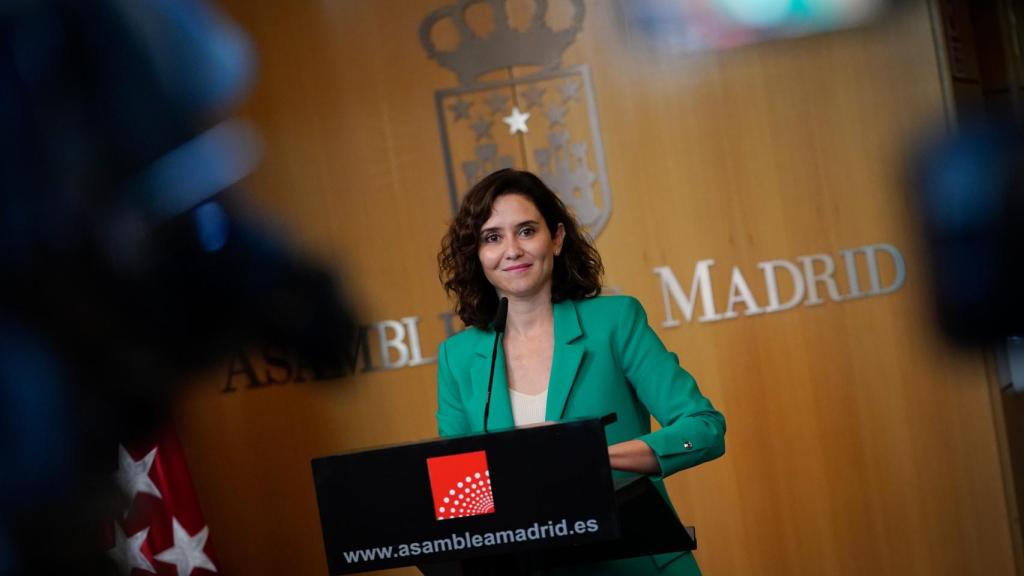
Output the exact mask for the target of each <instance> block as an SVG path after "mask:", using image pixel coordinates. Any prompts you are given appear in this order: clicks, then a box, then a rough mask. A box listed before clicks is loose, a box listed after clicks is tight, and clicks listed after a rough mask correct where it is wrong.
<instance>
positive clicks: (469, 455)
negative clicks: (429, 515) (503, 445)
mask: <svg viewBox="0 0 1024 576" xmlns="http://www.w3.org/2000/svg"><path fill="white" fill-rule="evenodd" d="M427 471H428V472H429V474H430V491H431V492H432V493H433V495H434V516H435V517H436V518H437V519H438V520H449V519H451V518H462V517H465V516H480V515H481V514H494V496H493V495H492V494H491V472H490V470H488V468H487V453H486V452H484V451H483V450H480V451H478V452H464V453H462V454H452V455H451V456H438V457H436V458H427Z"/></svg>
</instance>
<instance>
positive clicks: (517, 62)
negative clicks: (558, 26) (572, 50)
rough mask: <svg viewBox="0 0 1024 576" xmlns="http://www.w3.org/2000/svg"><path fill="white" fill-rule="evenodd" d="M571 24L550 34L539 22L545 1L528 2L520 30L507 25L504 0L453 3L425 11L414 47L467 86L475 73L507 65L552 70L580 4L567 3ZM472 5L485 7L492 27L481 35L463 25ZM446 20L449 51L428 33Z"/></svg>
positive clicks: (570, 36)
mask: <svg viewBox="0 0 1024 576" xmlns="http://www.w3.org/2000/svg"><path fill="white" fill-rule="evenodd" d="M571 3H572V8H573V19H572V24H570V25H569V26H568V27H567V28H564V29H562V30H552V29H551V28H550V27H549V26H548V25H547V23H546V22H545V21H544V20H545V17H546V16H547V12H548V2H547V0H534V10H533V15H532V17H531V19H530V23H529V25H528V26H527V28H526V29H525V30H516V29H514V28H512V27H511V26H510V25H509V22H508V16H507V14H508V12H507V11H506V10H505V6H506V4H507V0H458V1H457V2H455V3H454V4H449V5H447V6H442V7H441V8H438V9H437V10H434V11H433V12H431V13H430V14H429V15H427V17H426V18H425V19H424V20H423V22H422V23H421V24H420V43H421V44H423V48H424V49H425V50H426V51H427V56H429V57H430V58H432V59H434V60H437V62H438V63H439V64H441V65H442V66H444V67H445V68H448V69H449V70H452V71H453V72H455V74H456V75H457V76H458V78H459V83H460V84H463V85H470V84H473V83H474V82H475V81H476V79H477V78H479V77H480V75H481V74H485V73H487V72H490V71H492V70H498V69H501V68H508V67H511V66H539V67H540V68H541V69H543V70H551V69H555V68H558V66H559V65H560V63H561V59H562V53H563V52H564V51H565V49H566V48H568V47H569V46H570V45H571V44H572V43H573V41H574V40H575V39H576V34H577V33H578V32H579V31H580V28H581V26H582V24H583V17H584V14H585V8H584V7H583V0H571ZM475 4H486V5H487V6H489V7H490V12H491V14H492V18H493V19H494V29H493V31H492V32H491V33H490V34H489V35H487V37H485V38H484V37H480V36H478V35H477V34H476V33H475V32H474V31H473V30H472V29H471V28H470V27H469V25H468V24H467V23H466V19H465V14H466V10H467V9H468V8H469V7H470V6H473V5H475ZM445 19H449V20H451V22H452V23H453V24H454V25H455V29H456V31H457V32H458V35H459V40H458V45H457V46H456V47H455V49H454V50H451V51H440V50H438V49H437V46H436V45H435V44H434V42H433V40H432V39H431V37H430V35H431V32H432V31H433V29H434V26H436V25H437V24H438V23H439V22H441V21H443V20H445Z"/></svg>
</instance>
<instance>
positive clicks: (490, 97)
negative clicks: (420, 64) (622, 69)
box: [420, 0, 611, 238]
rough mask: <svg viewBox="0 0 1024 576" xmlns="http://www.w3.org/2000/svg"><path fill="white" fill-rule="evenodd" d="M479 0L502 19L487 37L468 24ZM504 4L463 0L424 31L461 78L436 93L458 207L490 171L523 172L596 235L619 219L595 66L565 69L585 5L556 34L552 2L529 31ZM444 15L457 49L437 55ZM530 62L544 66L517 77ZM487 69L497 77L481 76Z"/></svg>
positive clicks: (428, 45) (429, 46)
mask: <svg viewBox="0 0 1024 576" xmlns="http://www.w3.org/2000/svg"><path fill="white" fill-rule="evenodd" d="M481 3H482V4H489V5H491V8H492V10H491V13H492V14H494V15H495V22H494V28H493V30H492V32H491V33H490V34H489V35H488V36H487V37H486V38H481V37H479V36H477V35H476V34H475V33H474V32H473V31H472V30H470V28H469V26H468V25H467V24H466V23H465V22H464V21H463V15H464V14H465V11H466V8H467V7H468V6H470V5H472V4H481ZM505 4H506V0H461V1H460V2H457V3H456V4H453V5H449V6H445V7H442V8H440V9H438V10H435V11H434V12H432V13H431V14H430V15H429V16H427V18H426V19H424V21H423V23H422V24H421V27H420V40H421V42H422V43H423V46H424V48H425V49H426V51H427V54H428V55H429V56H430V57H431V58H433V59H435V60H437V61H438V62H440V63H441V64H442V65H443V66H445V67H447V68H450V69H452V70H453V71H454V72H456V74H457V75H458V78H459V81H460V82H461V83H462V85H461V86H458V87H456V88H449V89H442V90H438V91H437V92H435V93H434V98H435V105H436V109H437V119H438V126H439V128H440V133H441V146H442V148H443V154H444V161H445V170H446V172H447V176H448V188H449V197H450V201H451V207H452V213H453V214H454V213H455V212H456V211H457V210H458V206H459V202H460V200H461V198H462V196H463V195H464V194H465V193H466V191H468V190H469V189H470V188H471V187H472V186H473V185H474V184H476V182H478V181H479V180H480V179H481V178H483V177H484V176H486V175H487V174H490V173H491V172H493V171H495V170H499V169H501V168H520V169H525V170H530V171H531V172H534V173H536V174H537V175H538V176H540V177H541V179H543V180H544V182H545V183H546V184H547V185H548V186H549V187H551V189H552V190H554V191H555V192H556V193H557V194H558V195H559V197H560V198H561V199H562V201H563V202H565V203H566V205H567V206H568V207H569V208H570V209H571V210H572V211H573V213H574V214H575V215H576V217H577V219H579V221H580V224H582V225H583V226H584V227H585V228H586V229H587V231H588V232H589V233H590V234H591V236H593V237H595V238H596V237H597V236H598V234H600V233H601V230H602V229H603V228H604V226H605V224H607V222H608V218H609V216H610V215H611V191H610V190H609V187H608V176H607V172H606V169H605V160H604V149H603V146H602V144H601V132H600V128H599V124H598V117H597V108H596V106H595V103H594V100H595V99H594V89H593V84H592V82H591V78H590V69H589V67H588V66H586V65H580V66H575V67H571V68H565V69H562V68H560V67H559V63H560V60H561V54H562V52H563V51H564V50H565V49H566V48H568V47H569V46H570V45H571V44H572V41H573V40H574V39H575V36H576V34H577V33H578V32H579V29H580V27H581V25H582V21H583V15H584V7H583V2H582V0H573V2H572V6H573V9H574V11H575V13H574V15H573V23H572V25H571V26H569V27H568V28H566V29H563V30H558V31H554V30H552V29H551V28H550V27H548V26H547V24H546V23H545V22H544V17H545V11H546V9H547V2H545V1H543V0H536V2H535V4H536V5H535V7H534V12H533V19H532V21H531V23H530V25H529V27H527V28H526V29H524V30H516V29H513V28H511V26H510V25H509V23H508V22H507V21H506V20H505V16H504V15H506V14H507V12H506V10H505ZM443 20H450V21H451V22H452V23H454V25H455V29H456V30H457V31H458V34H459V43H458V45H457V46H456V47H455V49H454V50H452V51H449V52H439V51H438V50H437V49H436V47H435V46H434V43H433V41H432V40H431V31H432V29H433V27H434V25H435V24H437V23H438V22H440V21H443ZM522 67H534V68H537V67H539V70H537V71H532V72H530V73H528V74H523V75H518V76H517V75H516V74H515V73H514V71H515V70H517V69H519V68H522ZM496 71H497V72H496ZM481 75H487V76H488V77H490V78H492V79H491V80H488V81H479V80H478V78H479V77H480V76H481ZM495 76H498V78H496V79H494V77H495Z"/></svg>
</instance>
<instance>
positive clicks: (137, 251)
mask: <svg viewBox="0 0 1024 576" xmlns="http://www.w3.org/2000/svg"><path fill="white" fill-rule="evenodd" d="M253 68H254V65H253V57H252V53H251V50H250V46H249V44H248V41H247V40H246V38H245V37H244V35H242V34H241V32H240V31H239V30H238V29H237V28H235V27H234V26H233V25H232V24H231V23H230V22H228V21H227V20H226V19H224V18H223V17H222V16H221V15H220V14H218V13H217V12H215V11H213V10H212V9H211V8H210V7H209V6H206V5H204V4H201V3H199V2H197V1H195V0H32V1H30V0H7V1H6V2H2V3H0V182H2V189H0V271H2V282H0V470H2V472H0V573H61V574H67V573H76V574H82V573H88V574H91V573H101V572H105V571H107V570H108V569H109V568H111V566H110V565H109V564H108V563H107V562H105V560H104V557H103V556H102V551H101V550H100V549H99V546H98V542H99V539H98V534H99V530H98V526H100V525H101V524H103V522H105V521H106V520H107V519H109V518H112V516H111V514H112V513H115V512H116V506H114V505H113V503H114V502H116V500H117V498H118V495H117V493H116V490H115V489H114V487H113V484H112V483H111V482H110V480H111V476H110V475H111V472H112V471H113V470H114V469H115V468H116V457H117V452H116V451H117V445H118V442H119V441H128V440H131V439H133V438H136V437H139V436H141V435H144V434H148V433H150V432H151V431H152V429H153V427H155V426H157V425H158V424H159V422H160V421H161V416H162V414H163V413H164V411H165V410H166V409H167V408H168V407H169V401H170V399H171V398H172V397H173V394H174V392H175V387H176V386H177V385H179V384H180V383H181V382H182V381H183V380H184V378H185V377H186V376H188V375H190V374H193V373H194V372H195V370H197V369H198V368H201V367H203V366H205V365H207V364H209V363H210V362H212V361H214V360H217V359H219V358H221V357H223V356H224V355H225V354H226V353H229V352H232V351H234V350H236V349H238V348H240V347H242V346H245V345H246V344H247V343H250V342H266V341H271V342H275V343H281V344H283V345H286V346H289V347H291V348H292V349H293V350H294V351H295V352H296V354H298V355H300V356H301V357H303V358H304V359H305V360H306V361H308V362H309V363H310V364H311V365H313V366H320V367H324V370H325V371H327V370H329V369H330V367H332V366H337V365H340V359H341V358H343V357H345V355H346V354H347V353H348V351H349V350H350V349H351V347H352V346H353V345H354V339H353V337H352V336H353V335H354V333H355V328H354V324H353V320H352V318H351V315H350V314H349V313H348V311H347V309H346V308H345V306H343V305H342V303H341V301H340V300H339V298H338V295H337V292H336V290H335V286H334V283H333V281H332V279H331V277H330V276H329V275H328V274H327V273H326V272H325V271H323V270H321V269H320V268H317V267H315V266H313V265H312V264H310V263H309V262H306V261H305V260H304V259H303V258H301V257H299V256H298V255H296V254H295V253H294V252H292V251H291V250H290V249H289V248H288V247H287V246H286V245H285V244H284V243H283V242H282V241H281V240H280V239H278V238H275V237H274V236H273V235H271V234H269V233H268V232H267V231H266V230H265V229H264V228H263V227H261V226H259V225H257V224H256V223H254V222H253V221H251V220H250V219H247V218H246V217H245V216H244V214H243V213H242V211H241V210H240V206H239V203H238V200H237V198H234V197H233V196H232V194H231V192H230V191H229V190H230V188H231V186H232V185H234V184H235V183H236V182H237V181H238V180H239V179H241V178H242V177H244V176H245V175H246V174H247V173H248V172H249V171H250V170H251V169H252V167H253V166H254V165H255V163H256V160H257V157H258V151H259V147H258V145H257V144H256V143H257V139H256V138H255V135H254V132H253V130H252V129H251V128H249V127H248V126H246V125H245V124H243V123H240V122H238V121H233V120H227V121H225V120H224V118H225V117H226V113H227V112H228V111H229V109H230V107H231V106H232V105H234V104H236V103H237V101H238V99H239V98H240V97H241V96H242V95H243V94H244V92H245V88H246V87H247V84H248V81H249V79H250V77H251V75H252V71H253ZM108 525H109V524H108ZM97 552H99V554H97Z"/></svg>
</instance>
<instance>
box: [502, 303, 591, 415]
mask: <svg viewBox="0 0 1024 576" xmlns="http://www.w3.org/2000/svg"><path fill="white" fill-rule="evenodd" d="M554 315H555V350H554V353H553V355H552V358H551V380H549V381H548V404H547V408H546V409H545V415H544V417H545V419H546V420H548V421H550V422H554V421H557V420H561V419H562V416H563V414H564V413H565V403H566V401H568V399H569V392H571V391H572V385H573V383H574V382H575V381H576V372H577V371H578V370H579V368H580V364H581V363H582V362H583V343H582V342H577V341H576V340H577V339H578V338H579V337H580V336H582V335H583V329H582V328H581V327H580V319H579V315H578V314H577V312H576V305H575V304H573V302H572V301H571V300H565V301H562V302H558V303H557V304H555V306H554ZM506 400H507V398H506ZM510 411H511V408H510Z"/></svg>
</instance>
